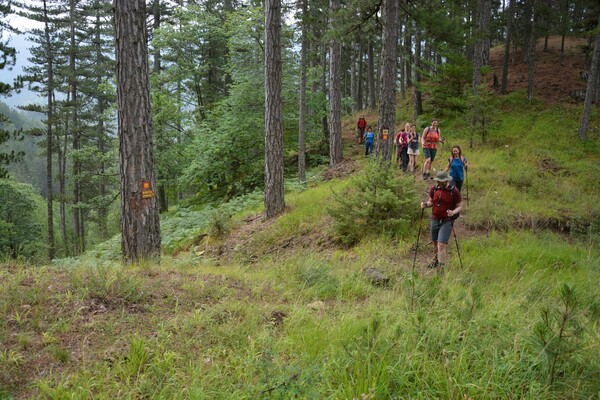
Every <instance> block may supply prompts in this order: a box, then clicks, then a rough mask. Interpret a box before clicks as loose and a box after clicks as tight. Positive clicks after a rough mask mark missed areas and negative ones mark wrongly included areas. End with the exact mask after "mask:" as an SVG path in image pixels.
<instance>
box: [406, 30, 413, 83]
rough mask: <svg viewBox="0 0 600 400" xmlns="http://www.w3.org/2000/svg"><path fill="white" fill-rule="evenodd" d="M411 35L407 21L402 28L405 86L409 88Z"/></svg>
mask: <svg viewBox="0 0 600 400" xmlns="http://www.w3.org/2000/svg"><path fill="white" fill-rule="evenodd" d="M411 39H412V37H411V29H410V22H408V21H407V23H406V29H405V30H404V54H405V56H404V58H405V59H404V63H405V65H406V67H405V68H406V87H407V88H409V87H410V86H411V85H412V57H411V55H412V40H411Z"/></svg>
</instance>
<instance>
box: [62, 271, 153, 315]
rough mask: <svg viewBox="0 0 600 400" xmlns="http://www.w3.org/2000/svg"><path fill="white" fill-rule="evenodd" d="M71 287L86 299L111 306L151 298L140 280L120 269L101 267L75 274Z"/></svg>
mask: <svg viewBox="0 0 600 400" xmlns="http://www.w3.org/2000/svg"><path fill="white" fill-rule="evenodd" d="M71 285H72V287H73V289H75V290H76V291H77V292H80V293H81V294H82V295H83V296H84V297H86V298H90V299H93V300H95V301H99V302H101V303H103V304H106V305H109V306H110V305H123V304H133V303H139V302H141V301H143V300H145V299H147V298H148V297H149V296H150V293H148V291H147V290H144V289H145V288H143V287H142V285H141V282H140V280H139V279H138V278H136V277H135V276H134V275H132V274H129V273H127V272H126V271H123V270H121V269H118V268H109V267H99V268H97V269H90V270H84V271H80V272H77V273H74V274H72V276H71Z"/></svg>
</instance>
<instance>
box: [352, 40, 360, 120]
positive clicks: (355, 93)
mask: <svg viewBox="0 0 600 400" xmlns="http://www.w3.org/2000/svg"><path fill="white" fill-rule="evenodd" d="M356 48H357V45H356V42H355V41H352V45H351V47H350V96H351V98H352V112H356V111H358V99H357V96H358V79H357V76H356V70H357V68H356Z"/></svg>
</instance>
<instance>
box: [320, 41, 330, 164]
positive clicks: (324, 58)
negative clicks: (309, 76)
mask: <svg viewBox="0 0 600 400" xmlns="http://www.w3.org/2000/svg"><path fill="white" fill-rule="evenodd" d="M322 47H323V48H322V49H321V91H322V92H323V95H324V97H325V98H327V96H328V90H327V51H326V50H325V43H323V46H322ZM328 112H329V110H328V109H327V102H323V116H322V117H321V124H322V126H323V136H324V139H325V142H324V143H326V144H327V148H329V136H330V132H329V122H328V121H327V113H328ZM327 153H329V151H327Z"/></svg>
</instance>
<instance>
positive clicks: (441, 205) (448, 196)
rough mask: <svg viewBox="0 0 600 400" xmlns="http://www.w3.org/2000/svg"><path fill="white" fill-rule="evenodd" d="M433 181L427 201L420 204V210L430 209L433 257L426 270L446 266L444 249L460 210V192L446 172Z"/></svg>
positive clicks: (441, 172)
mask: <svg viewBox="0 0 600 400" xmlns="http://www.w3.org/2000/svg"><path fill="white" fill-rule="evenodd" d="M433 179H434V180H435V181H436V184H435V185H433V186H432V187H431V189H430V190H429V198H428V199H427V201H424V202H421V208H422V209H425V208H428V207H432V211H431V240H432V242H433V248H434V251H435V257H434V258H433V260H431V262H430V263H429V265H428V268H439V269H440V270H441V269H442V268H443V267H444V265H445V264H446V258H447V255H446V254H447V252H446V248H447V247H448V241H449V239H450V235H451V234H452V232H453V231H454V229H453V228H454V220H455V219H456V218H458V216H459V214H460V211H461V210H462V197H461V195H460V191H459V190H458V189H457V188H456V186H454V184H452V178H451V177H450V175H449V174H448V173H447V172H445V171H440V172H438V173H437V174H436V176H435V178H433ZM455 238H456V236H455ZM457 244H458V241H457ZM461 263H462V260H461Z"/></svg>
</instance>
